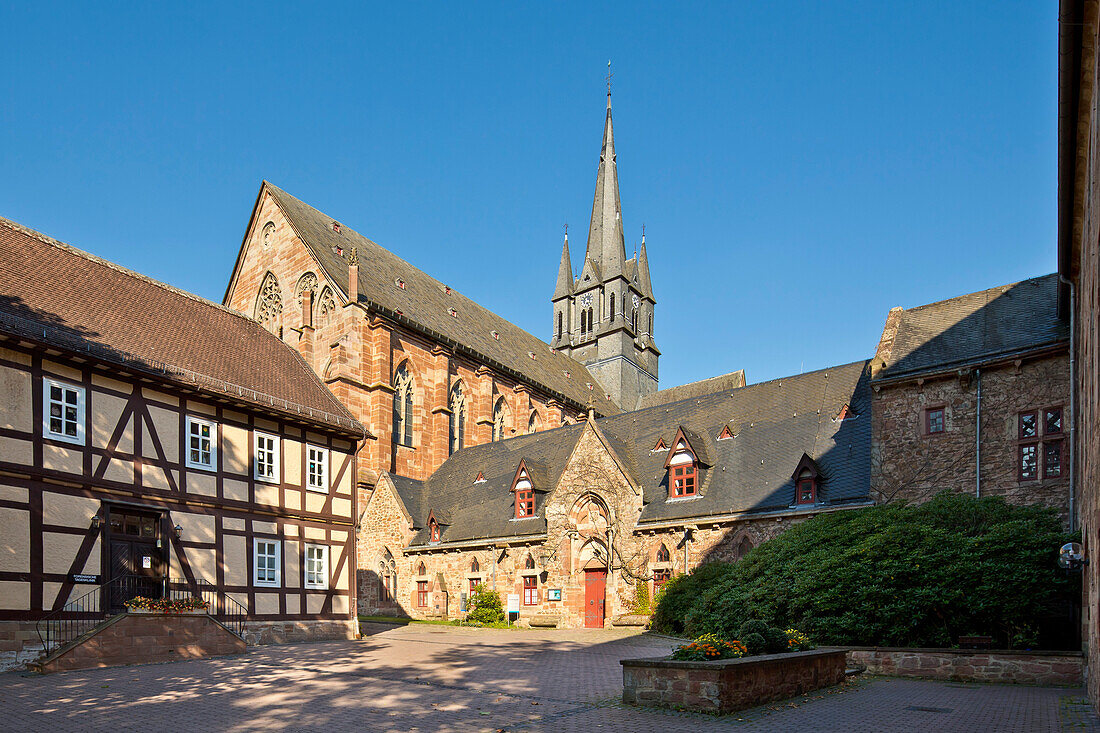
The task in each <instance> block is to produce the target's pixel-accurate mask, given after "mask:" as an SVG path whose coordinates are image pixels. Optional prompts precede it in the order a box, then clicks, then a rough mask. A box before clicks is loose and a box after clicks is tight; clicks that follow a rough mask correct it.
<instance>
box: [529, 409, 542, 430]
mask: <svg viewBox="0 0 1100 733" xmlns="http://www.w3.org/2000/svg"><path fill="white" fill-rule="evenodd" d="M541 429H542V418H540V417H539V413H538V410H535V411H534V412H532V413H531V418H530V419H529V420H528V421H527V434H528V435H530V434H531V433H537V432H538V431H539V430H541Z"/></svg>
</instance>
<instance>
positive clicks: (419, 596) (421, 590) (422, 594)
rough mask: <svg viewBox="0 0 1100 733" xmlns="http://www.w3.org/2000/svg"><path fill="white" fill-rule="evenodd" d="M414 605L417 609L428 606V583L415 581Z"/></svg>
mask: <svg viewBox="0 0 1100 733" xmlns="http://www.w3.org/2000/svg"><path fill="white" fill-rule="evenodd" d="M416 605H417V608H424V607H425V606H427V605H428V581H426V580H418V581H416Z"/></svg>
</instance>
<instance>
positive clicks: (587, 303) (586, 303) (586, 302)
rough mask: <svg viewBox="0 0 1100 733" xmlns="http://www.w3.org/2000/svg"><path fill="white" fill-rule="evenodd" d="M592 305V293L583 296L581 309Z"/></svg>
mask: <svg viewBox="0 0 1100 733" xmlns="http://www.w3.org/2000/svg"><path fill="white" fill-rule="evenodd" d="M590 305H592V293H585V294H584V295H582V296H581V307H582V308H587V307H588V306H590Z"/></svg>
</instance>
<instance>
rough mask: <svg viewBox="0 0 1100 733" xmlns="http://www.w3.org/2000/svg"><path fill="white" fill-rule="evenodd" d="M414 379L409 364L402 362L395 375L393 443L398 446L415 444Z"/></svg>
mask: <svg viewBox="0 0 1100 733" xmlns="http://www.w3.org/2000/svg"><path fill="white" fill-rule="evenodd" d="M412 393H413V390H412V377H410V376H409V367H408V363H407V362H402V364H401V366H399V367H398V368H397V372H396V373H395V374H394V375H393V442H394V443H396V444H397V445H404V446H412V444H413V426H412V423H413V397H412Z"/></svg>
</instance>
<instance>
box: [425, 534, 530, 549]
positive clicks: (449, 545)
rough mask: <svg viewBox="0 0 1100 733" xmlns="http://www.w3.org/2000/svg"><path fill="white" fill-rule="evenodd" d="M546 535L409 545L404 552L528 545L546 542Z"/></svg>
mask: <svg viewBox="0 0 1100 733" xmlns="http://www.w3.org/2000/svg"><path fill="white" fill-rule="evenodd" d="M546 538H547V537H546V533H545V532H544V533H542V534H531V535H512V536H511V537H482V538H479V539H474V540H460V541H458V542H436V543H435V544H432V545H410V546H408V547H406V548H405V550H404V551H405V552H407V553H412V552H432V551H433V550H465V549H469V548H471V547H490V548H491V547H493V546H495V545H506V546H508V547H511V546H514V545H529V544H532V543H537V542H545V541H546Z"/></svg>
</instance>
